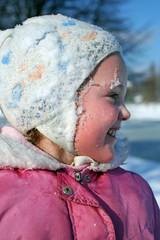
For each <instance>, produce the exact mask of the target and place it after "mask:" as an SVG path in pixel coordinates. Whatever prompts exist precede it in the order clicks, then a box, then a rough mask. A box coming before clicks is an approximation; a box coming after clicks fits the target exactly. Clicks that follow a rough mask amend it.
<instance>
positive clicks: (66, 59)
mask: <svg viewBox="0 0 160 240" xmlns="http://www.w3.org/2000/svg"><path fill="white" fill-rule="evenodd" d="M117 51H118V52H121V48H120V46H119V44H118V42H117V40H116V39H115V38H114V37H113V36H112V35H111V34H110V33H108V32H107V31H104V30H103V29H101V28H99V27H97V26H94V25H91V24H88V23H85V22H82V21H78V20H76V19H72V18H69V17H66V16H63V15H60V14H58V15H51V16H41V17H34V18H30V19H28V20H26V21H25V22H24V23H23V24H22V25H17V26H16V27H15V28H14V29H8V30H5V31H0V105H1V108H2V111H3V113H4V115H5V116H6V118H7V120H8V121H9V122H10V123H11V125H12V126H14V127H15V128H16V129H18V130H19V131H20V132H22V133H25V132H27V131H28V130H30V129H32V128H37V129H38V130H39V131H40V132H41V133H43V134H44V135H45V136H46V137H48V138H49V139H51V140H52V141H54V142H55V143H57V144H58V145H60V146H61V147H63V148H64V149H66V150H67V151H68V152H70V153H74V152H75V151H74V146H73V142H74V135H75V129H76V123H77V118H78V114H77V112H76V97H77V90H78V89H79V87H80V86H81V84H82V83H83V82H84V80H85V79H86V78H87V77H88V76H89V75H90V74H91V73H92V72H93V70H94V69H95V67H96V66H97V64H98V63H99V62H100V61H101V60H102V59H104V58H105V57H106V56H108V55H109V54H111V53H113V52H117Z"/></svg>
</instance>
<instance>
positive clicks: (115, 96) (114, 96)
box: [108, 92, 119, 100]
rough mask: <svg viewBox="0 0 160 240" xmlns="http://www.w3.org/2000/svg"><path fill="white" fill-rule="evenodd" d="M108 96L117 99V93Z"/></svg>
mask: <svg viewBox="0 0 160 240" xmlns="http://www.w3.org/2000/svg"><path fill="white" fill-rule="evenodd" d="M108 96H109V97H111V98H113V99H115V100H116V99H118V97H119V93H115V92H113V93H111V94H109V95H108Z"/></svg>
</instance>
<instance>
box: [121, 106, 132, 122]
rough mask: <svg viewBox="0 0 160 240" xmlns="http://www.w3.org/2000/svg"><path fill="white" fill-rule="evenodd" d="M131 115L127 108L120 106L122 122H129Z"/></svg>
mask: <svg viewBox="0 0 160 240" xmlns="http://www.w3.org/2000/svg"><path fill="white" fill-rule="evenodd" d="M130 116H131V114H130V112H129V111H128V109H127V108H126V106H125V105H124V104H123V105H121V106H120V112H119V120H121V121H127V120H128V119H129V118H130Z"/></svg>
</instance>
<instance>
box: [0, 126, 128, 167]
mask: <svg viewBox="0 0 160 240" xmlns="http://www.w3.org/2000/svg"><path fill="white" fill-rule="evenodd" d="M2 129H3V130H2ZM2 129H1V133H2V134H0V168H1V169H2V168H3V169H13V168H19V169H26V170H27V169H46V170H53V171H56V170H58V169H61V168H65V167H72V168H77V167H80V166H82V165H85V166H86V164H88V166H87V167H88V168H89V169H90V170H93V171H96V172H99V171H101V172H106V171H108V170H111V169H114V168H117V167H118V166H120V165H121V164H123V163H124V161H125V160H126V157H127V153H128V151H127V149H126V140H125V139H124V140H123V141H122V140H121V141H117V144H116V152H117V154H116V157H115V158H114V160H113V161H111V162H110V163H98V162H96V161H94V160H93V159H92V158H89V157H86V156H76V157H75V158H74V163H73V164H72V166H68V165H66V164H62V163H60V162H58V161H57V160H56V159H55V158H52V157H51V156H49V155H47V154H45V153H44V152H43V151H41V150H40V149H39V148H37V147H35V146H34V145H32V144H31V143H29V142H27V141H26V139H25V138H24V136H23V135H21V134H20V133H19V132H18V131H17V130H15V129H13V128H11V127H3V128H2ZM10 132H12V134H10ZM7 133H9V134H7ZM13 135H14V136H13ZM122 149H124V151H122Z"/></svg>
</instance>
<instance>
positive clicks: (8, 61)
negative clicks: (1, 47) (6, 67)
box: [2, 50, 12, 64]
mask: <svg viewBox="0 0 160 240" xmlns="http://www.w3.org/2000/svg"><path fill="white" fill-rule="evenodd" d="M11 54H12V51H11V50H10V51H9V52H8V53H7V54H6V55H5V56H4V57H3V58H2V63H3V64H9V63H10V56H11Z"/></svg>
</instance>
